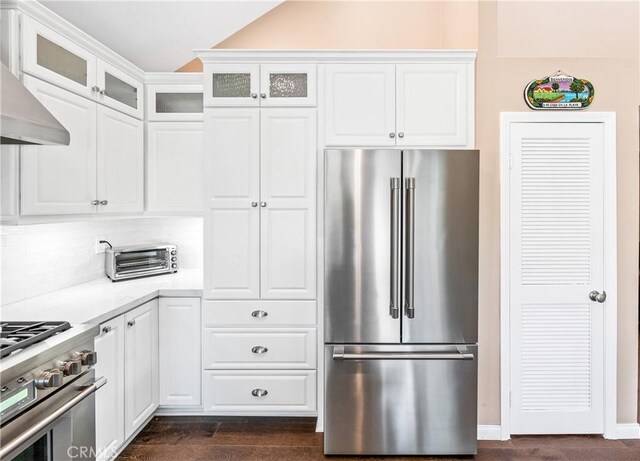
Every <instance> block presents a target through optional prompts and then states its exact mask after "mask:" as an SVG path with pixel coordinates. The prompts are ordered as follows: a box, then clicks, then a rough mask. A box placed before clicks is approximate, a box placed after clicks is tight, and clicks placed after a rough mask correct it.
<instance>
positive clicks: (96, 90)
mask: <svg viewBox="0 0 640 461" xmlns="http://www.w3.org/2000/svg"><path fill="white" fill-rule="evenodd" d="M91 91H93V92H94V93H97V92H99V91H100V87H98V86H96V85H93V86H92V87H91Z"/></svg>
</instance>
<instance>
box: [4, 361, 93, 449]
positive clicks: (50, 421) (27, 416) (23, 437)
mask: <svg viewBox="0 0 640 461" xmlns="http://www.w3.org/2000/svg"><path fill="white" fill-rule="evenodd" d="M104 383H106V380H105V379H104V378H102V379H99V380H97V381H96V379H95V371H94V370H93V369H91V370H89V371H87V372H86V373H85V374H84V376H82V377H80V378H79V379H77V380H76V381H74V382H73V383H70V384H69V385H68V386H66V387H65V388H64V389H61V390H60V391H58V392H56V393H55V394H54V395H52V396H51V397H50V398H49V399H47V400H46V401H44V402H42V403H41V404H39V405H36V406H34V407H32V408H31V409H30V410H27V411H25V412H23V413H21V414H20V415H19V416H18V417H17V418H15V419H14V420H13V421H11V422H10V423H9V424H7V425H6V426H4V427H2V429H1V432H0V435H1V437H2V449H0V458H1V459H3V460H14V461H71V460H83V461H85V460H86V461H89V460H95V459H96V456H97V453H96V448H95V440H96V433H95V431H96V429H95V391H96V390H98V389H99V388H100V387H102V385H103V384H104Z"/></svg>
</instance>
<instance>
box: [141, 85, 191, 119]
mask: <svg viewBox="0 0 640 461" xmlns="http://www.w3.org/2000/svg"><path fill="white" fill-rule="evenodd" d="M146 88H147V94H146V98H147V119H148V120H150V121H200V120H202V112H203V99H202V85H201V84H199V85H196V84H179V85H176V84H168V85H156V84H151V85H150V84H147V87H146Z"/></svg>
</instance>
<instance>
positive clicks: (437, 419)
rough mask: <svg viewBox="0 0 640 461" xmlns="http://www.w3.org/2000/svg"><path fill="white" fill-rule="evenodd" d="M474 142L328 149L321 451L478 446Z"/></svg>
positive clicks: (463, 450) (458, 450)
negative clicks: (460, 146)
mask: <svg viewBox="0 0 640 461" xmlns="http://www.w3.org/2000/svg"><path fill="white" fill-rule="evenodd" d="M478 164H479V153H478V151H475V150H397V149H393V150H392V149H389V150H382V149H377V150H371V149H369V150H367V149H351V150H327V151H325V185H324V186H325V187H324V188H325V198H324V223H325V224H324V231H325V248H324V279H325V288H324V296H325V298H324V314H325V338H324V339H325V351H324V352H325V438H324V440H325V442H324V443H325V445H324V446H325V453H326V454H367V455H378V454H385V455H400V454H407V455H423V454H433V455H437V454H474V453H476V450H477V442H476V439H477V359H478V347H477V339H478V176H479V168H478Z"/></svg>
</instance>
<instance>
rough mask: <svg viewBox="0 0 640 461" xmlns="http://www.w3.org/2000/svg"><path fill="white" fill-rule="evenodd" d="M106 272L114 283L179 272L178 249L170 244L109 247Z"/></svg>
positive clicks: (106, 254)
mask: <svg viewBox="0 0 640 461" xmlns="http://www.w3.org/2000/svg"><path fill="white" fill-rule="evenodd" d="M105 257H106V258H105V272H106V274H107V277H109V278H110V279H111V280H112V281H114V282H116V281H118V280H126V279H132V278H137V277H147V276H150V275H160V274H170V273H173V272H177V271H178V265H179V261H178V247H177V246H176V245H172V244H170V243H159V244H153V245H133V246H122V247H109V248H107V250H106V251H105Z"/></svg>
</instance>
